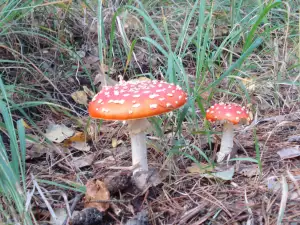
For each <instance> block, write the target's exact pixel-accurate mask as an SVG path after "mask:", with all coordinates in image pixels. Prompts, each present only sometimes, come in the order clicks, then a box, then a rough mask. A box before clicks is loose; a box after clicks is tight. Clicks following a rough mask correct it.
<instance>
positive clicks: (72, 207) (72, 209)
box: [62, 194, 83, 225]
mask: <svg viewBox="0 0 300 225" xmlns="http://www.w3.org/2000/svg"><path fill="white" fill-rule="evenodd" d="M82 196H83V194H77V195H76V196H75V198H74V201H73V203H72V205H71V207H70V215H67V218H66V219H65V221H64V222H63V224H62V225H66V224H67V222H68V220H69V219H70V218H71V216H72V213H73V211H74V209H75V207H76V205H77V203H78V201H79V200H80V199H81V198H82Z"/></svg>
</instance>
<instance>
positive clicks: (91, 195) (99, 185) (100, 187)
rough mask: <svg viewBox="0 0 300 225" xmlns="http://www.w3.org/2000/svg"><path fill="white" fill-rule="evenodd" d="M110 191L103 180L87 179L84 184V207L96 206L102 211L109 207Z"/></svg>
mask: <svg viewBox="0 0 300 225" xmlns="http://www.w3.org/2000/svg"><path fill="white" fill-rule="evenodd" d="M109 199H110V193H109V191H108V190H107V187H106V185H105V183H104V182H102V181H100V180H89V181H88V182H87V184H86V194H85V204H84V207H85V208H97V209H98V210H99V211H100V212H104V211H106V210H107V209H108V208H109V203H108V202H106V201H109Z"/></svg>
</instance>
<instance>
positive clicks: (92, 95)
mask: <svg viewBox="0 0 300 225" xmlns="http://www.w3.org/2000/svg"><path fill="white" fill-rule="evenodd" d="M82 88H83V90H84V92H85V93H86V94H87V95H88V96H89V97H90V98H93V97H94V95H95V93H94V92H93V91H92V90H90V89H89V88H88V87H87V86H83V87H82Z"/></svg>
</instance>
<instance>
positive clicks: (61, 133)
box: [45, 123, 74, 143]
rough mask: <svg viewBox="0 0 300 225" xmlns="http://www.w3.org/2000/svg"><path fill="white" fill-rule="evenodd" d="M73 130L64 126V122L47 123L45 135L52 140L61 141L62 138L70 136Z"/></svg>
mask: <svg viewBox="0 0 300 225" xmlns="http://www.w3.org/2000/svg"><path fill="white" fill-rule="evenodd" d="M73 134H74V130H72V129H70V128H68V127H66V126H65V125H64V124H53V123H51V124H49V126H48V128H47V129H46V133H45V137H46V138H48V139H49V140H50V141H52V142H56V143H61V142H62V141H63V140H65V139H67V138H69V137H71V136H72V135H73Z"/></svg>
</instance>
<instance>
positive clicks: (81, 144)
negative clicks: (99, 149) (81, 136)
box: [71, 142, 91, 152]
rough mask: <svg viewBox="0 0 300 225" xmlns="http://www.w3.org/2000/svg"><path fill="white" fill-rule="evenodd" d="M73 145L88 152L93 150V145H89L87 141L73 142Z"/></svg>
mask: <svg viewBox="0 0 300 225" xmlns="http://www.w3.org/2000/svg"><path fill="white" fill-rule="evenodd" d="M71 147H73V148H75V149H77V150H79V151H84V152H88V151H90V150H91V146H89V145H88V144H87V143H85V142H72V144H71Z"/></svg>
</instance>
